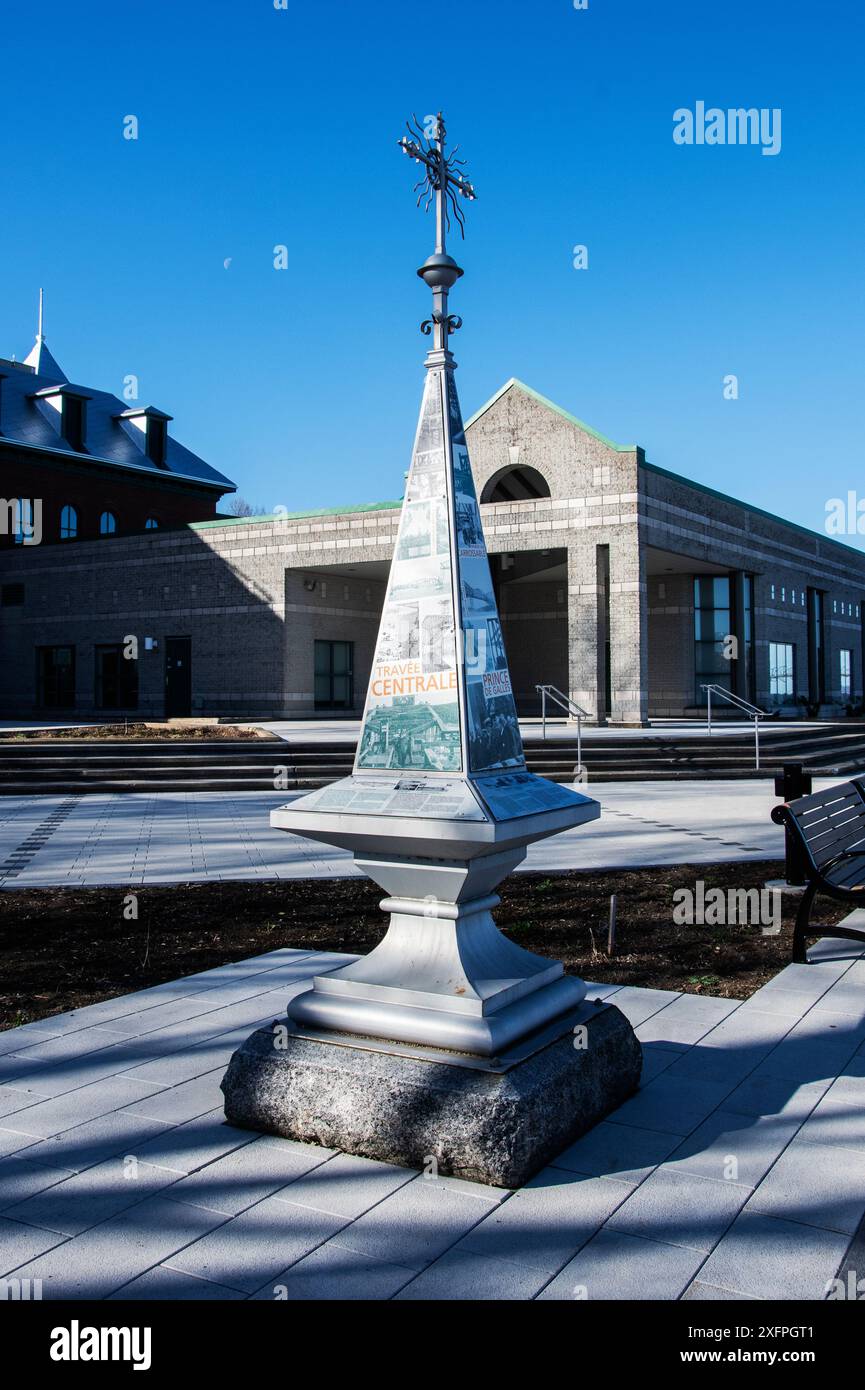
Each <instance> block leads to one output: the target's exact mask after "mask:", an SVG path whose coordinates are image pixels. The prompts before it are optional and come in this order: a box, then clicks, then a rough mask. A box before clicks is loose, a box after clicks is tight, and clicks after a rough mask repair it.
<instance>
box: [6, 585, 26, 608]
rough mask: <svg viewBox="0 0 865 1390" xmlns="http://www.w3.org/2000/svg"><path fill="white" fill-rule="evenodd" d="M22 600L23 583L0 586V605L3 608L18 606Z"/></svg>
mask: <svg viewBox="0 0 865 1390" xmlns="http://www.w3.org/2000/svg"><path fill="white" fill-rule="evenodd" d="M23 602H24V585H23V584H4V585H3V586H2V588H0V605H2V607H3V608H20V607H21V605H22V604H23Z"/></svg>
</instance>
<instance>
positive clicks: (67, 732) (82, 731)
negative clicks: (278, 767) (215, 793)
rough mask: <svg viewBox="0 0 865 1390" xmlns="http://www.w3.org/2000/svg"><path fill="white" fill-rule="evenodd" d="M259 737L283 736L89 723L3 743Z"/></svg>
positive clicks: (217, 727) (0, 738) (215, 727)
mask: <svg viewBox="0 0 865 1390" xmlns="http://www.w3.org/2000/svg"><path fill="white" fill-rule="evenodd" d="M229 739H230V740H234V741H236V740H237V739H243V740H247V741H250V742H251V741H256V740H260V739H265V740H270V741H271V742H275V743H279V742H281V740H280V739H279V738H278V736H277V735H276V734H272V733H270V731H269V730H268V729H258V728H250V727H247V726H244V725H239V724H206V723H205V724H195V723H191V724H186V723H178V724H149V723H145V722H143V721H142V722H140V723H135V724H125V723H124V724H86V725H82V726H80V727H76V728H72V729H20V730H17V731H16V732H15V733H6V734H0V746H2V745H3V744H4V743H52V742H54V743H56V742H62V743H69V742H73V741H82V742H86V743H103V742H105V743H111V742H119V743H123V742H129V743H138V742H141V743H160V742H163V741H164V742H167V743H181V742H182V743H199V742H206V743H213V742H222V741H224V740H229Z"/></svg>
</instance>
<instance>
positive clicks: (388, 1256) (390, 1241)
mask: <svg viewBox="0 0 865 1390" xmlns="http://www.w3.org/2000/svg"><path fill="white" fill-rule="evenodd" d="M512 1200H513V1199H512V1198H510V1199H509V1200H508V1201H507V1202H505V1203H503V1205H502V1207H500V1208H493V1209H492V1210H493V1211H499V1210H504V1209H506V1208H507V1206H508V1205H509V1204H510V1201H512ZM489 1210H490V1208H488V1207H486V1206H485V1205H484V1204H483V1203H481V1202H478V1201H477V1199H476V1198H474V1197H466V1196H464V1195H463V1193H461V1192H455V1191H454V1190H453V1189H452V1188H449V1187H446V1186H445V1185H444V1184H443V1183H439V1182H433V1181H428V1180H425V1179H423V1178H420V1177H417V1178H415V1179H414V1181H412V1182H410V1183H407V1184H406V1185H405V1186H403V1187H400V1188H399V1189H398V1190H397V1191H396V1192H393V1193H391V1195H390V1196H389V1197H386V1198H385V1199H384V1201H382V1202H380V1203H379V1204H378V1206H375V1207H373V1208H372V1209H371V1210H370V1211H367V1212H365V1213H364V1215H363V1216H361V1217H359V1218H358V1219H357V1220H356V1221H354V1222H353V1223H352V1224H351V1225H350V1226H348V1227H346V1229H345V1230H344V1231H343V1232H342V1233H341V1234H340V1237H339V1243H340V1245H343V1246H346V1247H347V1248H348V1249H349V1250H355V1251H357V1253H358V1254H361V1255H371V1256H373V1257H374V1258H375V1259H377V1260H382V1261H383V1262H384V1263H386V1264H396V1265H401V1266H404V1267H407V1268H409V1269H415V1270H418V1269H423V1268H425V1266H426V1265H428V1264H431V1263H432V1262H433V1260H435V1259H437V1258H438V1257H439V1255H442V1254H444V1252H445V1250H447V1249H449V1248H450V1246H452V1245H454V1244H455V1243H456V1242H457V1241H458V1240H459V1239H460V1237H461V1236H464V1235H465V1234H466V1232H467V1231H469V1230H471V1228H472V1227H473V1226H475V1225H476V1224H477V1222H478V1221H480V1220H481V1219H482V1218H483V1217H484V1216H485V1215H487V1213H488V1212H489ZM487 1219H488V1218H487Z"/></svg>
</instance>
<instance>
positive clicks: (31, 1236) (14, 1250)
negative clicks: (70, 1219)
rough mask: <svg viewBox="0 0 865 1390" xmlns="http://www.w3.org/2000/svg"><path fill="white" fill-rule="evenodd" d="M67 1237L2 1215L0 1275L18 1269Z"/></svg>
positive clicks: (0, 1224)
mask: <svg viewBox="0 0 865 1390" xmlns="http://www.w3.org/2000/svg"><path fill="white" fill-rule="evenodd" d="M65 1239H66V1237H65V1236H60V1235H57V1234H56V1232H53V1231H39V1230H36V1228H35V1227H33V1226H25V1225H23V1224H22V1222H20V1221H10V1220H9V1218H8V1217H6V1216H0V1275H4V1274H11V1273H12V1271H13V1270H16V1271H17V1270H18V1268H19V1266H21V1265H23V1264H26V1263H27V1262H28V1261H29V1260H32V1259H34V1258H35V1257H36V1256H37V1255H41V1254H43V1253H44V1251H46V1250H51V1249H53V1248H54V1247H55V1246H57V1245H61V1244H62V1243H63V1242H64V1241H65ZM19 1277H22V1276H19Z"/></svg>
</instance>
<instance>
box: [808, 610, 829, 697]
mask: <svg viewBox="0 0 865 1390" xmlns="http://www.w3.org/2000/svg"><path fill="white" fill-rule="evenodd" d="M808 698H809V700H810V701H811V704H812V705H822V704H823V703H824V701H825V699H826V651H825V645H824V642H823V591H822V589H809V590H808Z"/></svg>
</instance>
